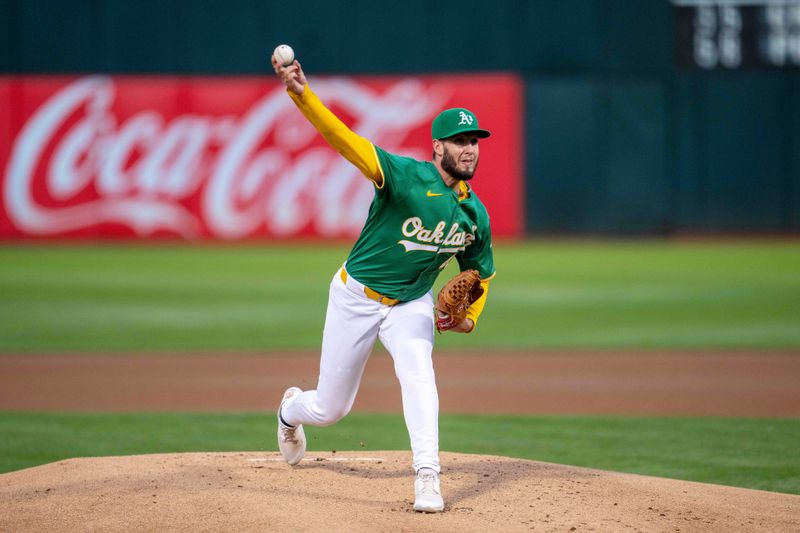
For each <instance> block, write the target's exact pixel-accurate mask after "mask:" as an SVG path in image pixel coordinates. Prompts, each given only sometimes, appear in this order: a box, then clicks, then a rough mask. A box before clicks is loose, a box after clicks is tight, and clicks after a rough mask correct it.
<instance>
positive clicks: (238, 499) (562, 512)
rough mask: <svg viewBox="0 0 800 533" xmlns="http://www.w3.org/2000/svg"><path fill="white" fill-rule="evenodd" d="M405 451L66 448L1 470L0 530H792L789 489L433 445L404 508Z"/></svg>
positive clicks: (797, 521)
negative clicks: (439, 509) (419, 490)
mask: <svg viewBox="0 0 800 533" xmlns="http://www.w3.org/2000/svg"><path fill="white" fill-rule="evenodd" d="M410 463H411V457H410V454H409V453H408V452H343V453H309V454H308V455H307V457H306V459H304V460H303V462H302V463H300V464H299V465H297V466H295V467H290V466H288V465H286V464H285V463H284V462H283V461H282V460H281V459H280V456H279V455H277V454H270V453H193V454H165V455H141V456H131V457H103V458H89V459H70V460H67V461H61V462H58V463H53V464H49V465H44V466H40V467H36V468H30V469H27V470H21V471H18V472H12V473H9V474H3V475H2V476H0V502H2V505H1V506H0V530H2V531H32V530H35V531H86V530H89V531H96V530H102V531H131V530H148V531H162V530H186V531H198V530H216V531H235V532H237V533H238V532H242V531H280V532H288V531H348V532H351V531H370V532H373V531H448V532H451V531H475V532H485V531H529V530H533V531H590V530H595V531H637V530H641V531H796V530H798V528H800V496H793V495H788V494H779V493H772V492H763V491H755V490H747V489H738V488H732V487H722V486H718V485H708V484H701V483H690V482H683V481H674V480H667V479H661V478H653V477H645V476H635V475H629V474H618V473H613V472H604V471H598V470H590V469H585V468H574V467H566V466H560V465H555V464H549V463H541V462H536V461H526V460H520V459H510V458H504V457H491V456H479V455H464V454H456V453H443V454H442V464H443V472H442V492H443V495H444V498H445V505H446V507H445V512H444V513H440V514H435V515H424V514H419V513H415V512H413V511H412V510H411V506H412V503H413V479H414V477H413V472H412V470H411V467H410Z"/></svg>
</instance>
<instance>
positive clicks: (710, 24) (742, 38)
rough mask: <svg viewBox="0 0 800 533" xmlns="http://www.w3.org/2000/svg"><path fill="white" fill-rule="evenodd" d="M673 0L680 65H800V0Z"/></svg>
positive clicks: (706, 67) (708, 67) (711, 67)
mask: <svg viewBox="0 0 800 533" xmlns="http://www.w3.org/2000/svg"><path fill="white" fill-rule="evenodd" d="M672 4H673V6H674V8H673V10H674V14H675V62H676V64H677V65H678V67H680V68H685V69H703V70H737V69H800V0H727V1H726V0H716V1H714V0H673V1H672Z"/></svg>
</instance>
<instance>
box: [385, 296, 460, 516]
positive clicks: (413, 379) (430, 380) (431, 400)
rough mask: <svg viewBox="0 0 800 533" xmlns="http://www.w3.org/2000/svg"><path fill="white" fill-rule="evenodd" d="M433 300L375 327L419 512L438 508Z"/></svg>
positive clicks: (394, 313) (407, 306) (403, 308)
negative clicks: (393, 387) (392, 382)
mask: <svg viewBox="0 0 800 533" xmlns="http://www.w3.org/2000/svg"><path fill="white" fill-rule="evenodd" d="M432 309H433V297H432V295H431V294H430V293H428V294H426V295H425V296H423V297H421V298H418V299H417V300H414V301H411V302H406V303H403V304H400V305H397V306H395V307H394V308H392V310H391V311H390V312H389V314H388V315H387V316H386V319H384V321H383V323H382V324H381V328H380V333H379V338H380V340H381V343H383V345H384V346H385V347H386V349H387V350H388V351H389V353H390V354H391V356H392V359H393V360H394V368H395V373H396V374H397V378H398V380H399V381H400V388H401V390H402V395H403V415H404V417H405V420H406V427H407V428H408V434H409V436H410V438H411V450H412V453H413V461H414V470H415V471H416V472H417V480H416V483H415V492H416V501H415V502H414V509H416V510H419V511H431V512H435V511H441V510H442V509H443V508H444V502H443V500H442V497H441V494H440V490H439V472H440V466H439V394H438V391H437V389H436V377H435V374H434V370H433V360H432V357H431V355H432V351H433V312H432Z"/></svg>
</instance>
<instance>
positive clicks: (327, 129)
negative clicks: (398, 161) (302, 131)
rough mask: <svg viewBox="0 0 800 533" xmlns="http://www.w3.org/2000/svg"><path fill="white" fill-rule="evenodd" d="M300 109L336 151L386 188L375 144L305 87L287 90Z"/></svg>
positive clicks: (377, 183)
mask: <svg viewBox="0 0 800 533" xmlns="http://www.w3.org/2000/svg"><path fill="white" fill-rule="evenodd" d="M287 92H288V93H289V96H291V97H292V100H293V101H294V103H295V105H297V108H298V109H300V112H301V113H303V116H305V117H306V118H307V119H308V121H309V122H311V124H312V125H313V126H314V127H315V128H316V129H317V131H319V132H320V134H321V135H322V136H323V137H324V138H325V140H326V141H327V142H328V144H330V145H331V146H332V147H333V149H334V150H336V151H337V152H339V153H340V154H341V155H342V156H343V157H344V158H345V159H347V160H348V161H350V162H351V163H352V164H353V165H355V166H356V168H358V170H360V171H361V173H362V174H364V175H365V176H366V177H367V178H369V179H370V180H372V181H373V182H375V184H376V185H378V186H379V187H380V186H382V185H383V177H382V174H381V171H380V167H379V166H378V158H377V155H376V154H375V148H374V147H373V146H372V143H371V142H369V141H368V140H367V139H365V138H364V137H362V136H360V135H358V134H356V133H355V132H353V131H352V130H351V129H350V128H348V127H347V126H346V125H345V124H344V123H343V122H342V121H341V120H339V117H337V116H336V115H334V114H333V113H332V112H331V111H330V109H328V108H327V107H325V104H323V103H322V101H321V100H320V99H319V98H318V97H317V95H316V94H314V92H313V91H312V90H311V89H310V88H309V87H308V85H306V86H305V88H304V90H303V93H302V94H299V95H298V94H295V93H294V92H292V91H287Z"/></svg>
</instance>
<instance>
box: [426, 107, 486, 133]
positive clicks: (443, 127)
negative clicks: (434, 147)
mask: <svg viewBox="0 0 800 533" xmlns="http://www.w3.org/2000/svg"><path fill="white" fill-rule="evenodd" d="M459 133H474V134H475V135H477V136H478V138H480V139H485V138H486V137H488V136H489V135H491V132H489V131H488V130H482V129H480V128H479V127H478V117H476V116H475V113H473V112H472V111H470V110H469V109H464V108H463V107H454V108H452V109H445V110H444V111H442V112H441V113H439V115H438V116H437V117H436V118H435V119H433V123H432V124H431V137H432V138H433V139H447V138H448V137H452V136H453V135H458V134H459Z"/></svg>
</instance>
